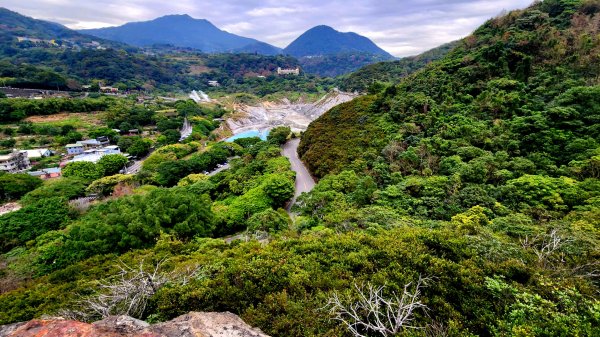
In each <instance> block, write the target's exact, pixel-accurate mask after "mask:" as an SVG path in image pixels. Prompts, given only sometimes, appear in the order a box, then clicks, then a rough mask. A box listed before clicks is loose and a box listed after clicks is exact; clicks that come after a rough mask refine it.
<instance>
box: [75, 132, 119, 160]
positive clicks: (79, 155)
mask: <svg viewBox="0 0 600 337" xmlns="http://www.w3.org/2000/svg"><path fill="white" fill-rule="evenodd" d="M109 144H110V141H109V140H108V138H107V137H98V138H96V139H87V140H80V141H78V142H77V143H75V144H68V145H67V146H65V148H66V150H67V154H68V155H72V156H74V157H73V159H71V160H70V161H69V162H77V161H89V162H92V163H96V162H98V161H99V160H100V158H102V157H103V156H105V155H107V154H121V149H120V148H119V147H118V146H116V145H109Z"/></svg>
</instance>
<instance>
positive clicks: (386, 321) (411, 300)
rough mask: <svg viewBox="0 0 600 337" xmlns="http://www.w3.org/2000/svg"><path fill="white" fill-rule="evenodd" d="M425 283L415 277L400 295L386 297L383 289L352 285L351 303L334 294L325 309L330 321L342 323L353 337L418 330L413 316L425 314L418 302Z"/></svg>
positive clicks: (385, 335)
mask: <svg viewBox="0 0 600 337" xmlns="http://www.w3.org/2000/svg"><path fill="white" fill-rule="evenodd" d="M426 281H428V279H427V278H422V277H420V276H419V280H418V281H417V283H416V284H415V286H414V287H413V286H412V282H411V283H408V284H406V285H405V286H404V290H403V292H402V294H401V295H398V294H396V293H392V294H391V296H390V297H386V296H385V295H384V289H385V286H379V287H377V286H374V285H372V284H370V283H368V284H367V285H360V286H359V285H356V284H355V285H354V288H355V290H356V292H357V295H358V300H355V301H353V300H352V296H347V297H344V296H341V295H340V294H339V293H337V292H335V293H334V294H333V296H332V297H331V298H330V299H329V301H328V303H327V305H326V306H325V308H327V309H328V310H329V313H330V314H331V316H332V317H333V319H335V320H338V321H340V322H342V323H343V324H344V325H345V326H346V327H347V328H348V329H349V330H350V332H351V333H352V334H353V335H354V336H356V337H366V336H367V335H366V334H367V333H369V332H375V333H379V334H381V335H382V336H384V337H387V336H394V335H396V334H397V333H399V332H400V331H402V330H404V329H422V327H419V326H416V325H415V324H414V320H415V317H414V313H415V312H416V311H418V310H423V311H426V310H427V306H426V305H425V304H423V302H421V300H420V297H421V289H422V288H423V287H424V286H425V283H426ZM411 288H414V289H412V290H411Z"/></svg>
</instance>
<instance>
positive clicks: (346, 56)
mask: <svg viewBox="0 0 600 337" xmlns="http://www.w3.org/2000/svg"><path fill="white" fill-rule="evenodd" d="M283 52H284V53H285V54H288V55H292V56H295V57H297V58H299V60H300V64H301V65H302V69H303V70H304V71H305V72H306V73H309V74H317V75H320V76H328V77H335V76H338V75H343V74H347V73H351V72H353V71H355V70H358V69H360V68H361V67H364V66H366V65H369V64H372V63H376V62H381V61H387V60H391V59H394V57H393V56H392V55H390V54H389V53H388V52H386V51H385V50H383V49H381V48H379V47H378V46H377V45H376V44H375V43H373V41H371V40H369V39H368V38H366V37H364V36H361V35H358V34H356V33H342V32H338V31H337V30H335V29H333V28H331V27H329V26H316V27H314V28H311V29H309V30H308V31H306V32H305V33H304V34H302V35H300V37H298V38H297V39H296V40H294V41H293V42H292V43H290V45H289V46H287V47H286V48H285V49H284V50H283Z"/></svg>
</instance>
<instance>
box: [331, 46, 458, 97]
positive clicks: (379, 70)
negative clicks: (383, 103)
mask: <svg viewBox="0 0 600 337" xmlns="http://www.w3.org/2000/svg"><path fill="white" fill-rule="evenodd" d="M458 43H459V42H458V41H455V42H450V43H447V44H444V45H442V46H439V47H437V48H434V49H431V50H428V51H426V52H424V53H422V54H419V55H417V56H409V57H405V58H402V59H400V60H396V61H386V62H379V63H375V64H370V65H368V66H364V67H362V68H360V69H358V70H357V71H355V72H353V73H350V74H348V75H344V76H341V77H340V78H339V79H338V81H339V82H340V88H341V89H342V90H346V91H355V90H357V91H360V92H366V91H367V90H369V89H372V90H381V88H382V86H385V85H390V84H397V83H398V82H399V81H400V80H402V79H403V78H404V77H406V76H408V75H410V74H412V73H414V72H415V71H417V70H419V69H421V68H423V67H424V66H426V65H427V64H428V63H430V62H433V61H437V60H439V59H441V58H442V57H444V56H446V54H448V53H449V52H450V51H451V50H452V49H453V48H454V47H456V45H457V44H458Z"/></svg>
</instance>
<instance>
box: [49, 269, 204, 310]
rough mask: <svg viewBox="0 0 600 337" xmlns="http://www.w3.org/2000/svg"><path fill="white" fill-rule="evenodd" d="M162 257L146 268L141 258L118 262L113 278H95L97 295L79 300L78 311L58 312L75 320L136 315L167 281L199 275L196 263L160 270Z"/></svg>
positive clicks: (181, 279) (179, 282) (200, 274)
mask: <svg viewBox="0 0 600 337" xmlns="http://www.w3.org/2000/svg"><path fill="white" fill-rule="evenodd" d="M164 262H165V259H162V260H160V261H158V262H157V263H156V264H155V265H153V266H152V269H151V270H150V271H146V269H145V268H144V261H143V260H142V261H141V262H140V263H139V265H138V266H136V267H132V266H129V265H127V264H125V263H123V262H121V261H119V266H118V268H119V272H118V273H117V274H116V275H114V276H113V277H111V278H109V279H106V280H102V281H99V283H98V287H99V291H98V294H97V295H94V296H91V297H88V298H84V299H82V300H81V301H80V302H79V303H78V305H77V307H79V308H80V309H78V310H69V311H62V312H60V315H61V316H63V317H65V318H69V319H77V320H84V321H87V320H90V319H91V318H97V317H101V318H106V317H108V316H112V315H127V316H132V317H137V318H140V317H142V315H143V314H144V311H145V310H146V306H147V304H148V300H149V299H150V298H151V297H152V296H153V295H154V294H156V292H157V291H158V290H159V289H160V288H161V287H162V286H164V285H165V284H167V283H176V284H181V285H186V284H188V283H189V282H190V281H191V280H193V279H198V278H199V277H201V276H202V269H201V268H200V267H199V266H195V267H188V268H186V270H183V271H173V272H170V273H167V272H164V271H162V267H163V264H164Z"/></svg>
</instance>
